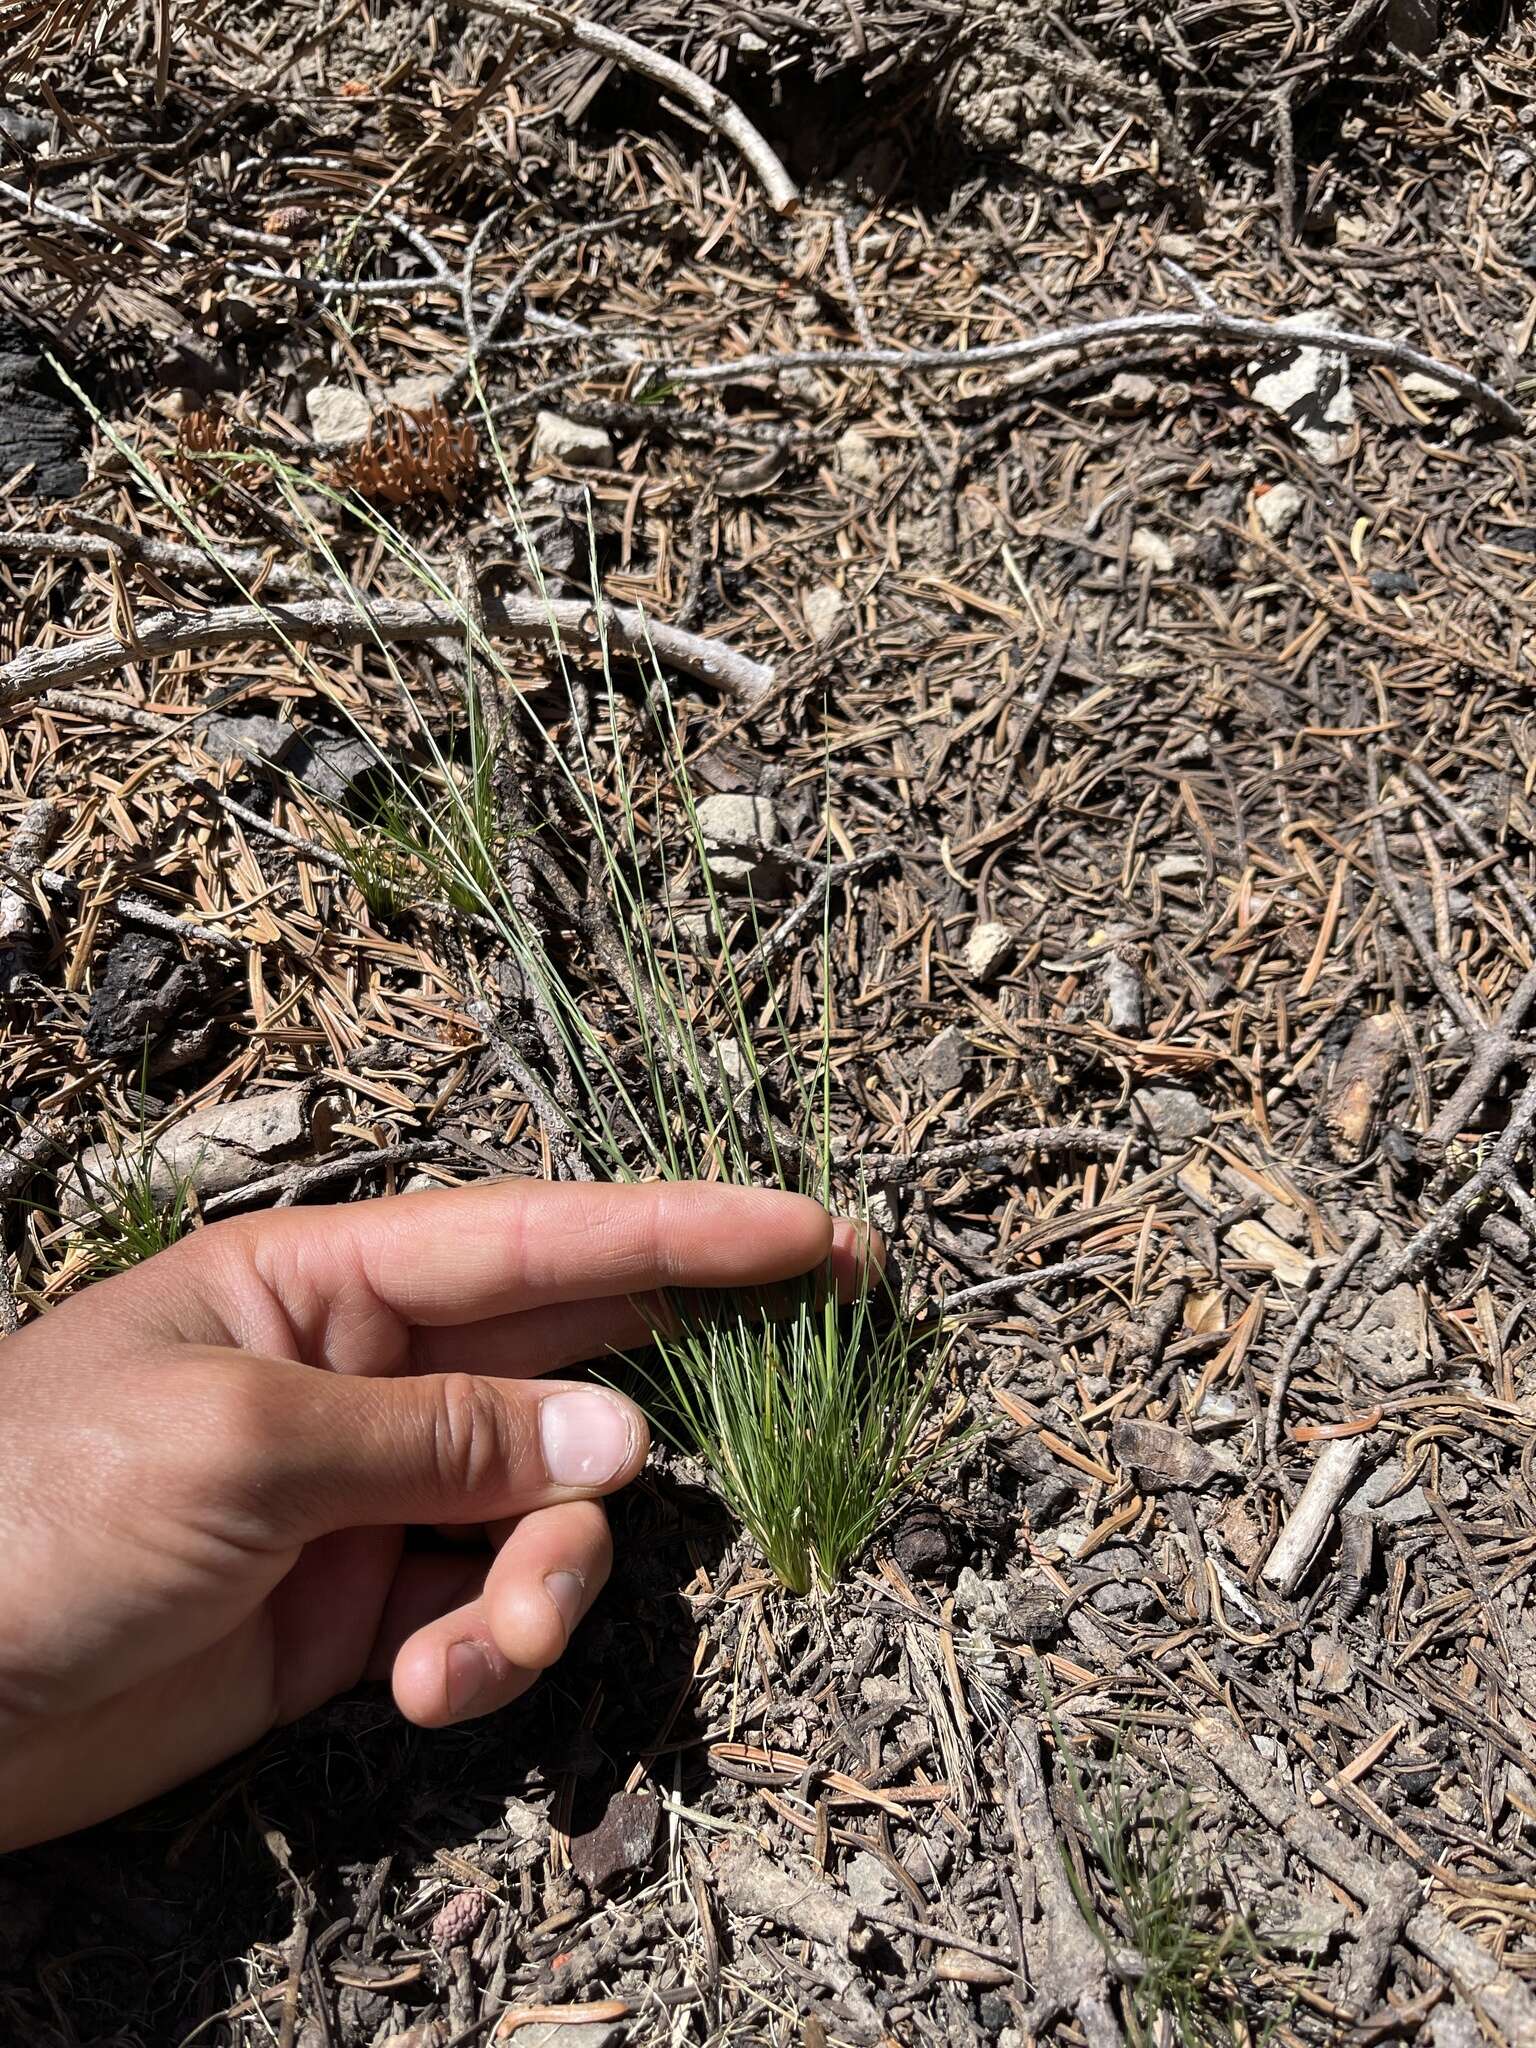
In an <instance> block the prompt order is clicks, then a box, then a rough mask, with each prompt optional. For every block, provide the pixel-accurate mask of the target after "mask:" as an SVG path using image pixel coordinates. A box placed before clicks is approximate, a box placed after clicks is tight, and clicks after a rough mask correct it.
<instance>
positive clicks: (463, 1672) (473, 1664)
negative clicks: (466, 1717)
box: [445, 1643, 491, 1718]
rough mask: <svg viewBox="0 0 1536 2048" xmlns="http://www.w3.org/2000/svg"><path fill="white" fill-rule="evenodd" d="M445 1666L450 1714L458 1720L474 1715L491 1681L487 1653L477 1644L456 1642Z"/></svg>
mask: <svg viewBox="0 0 1536 2048" xmlns="http://www.w3.org/2000/svg"><path fill="white" fill-rule="evenodd" d="M445 1663H446V1673H445V1683H446V1686H447V1692H448V1711H449V1713H450V1714H452V1715H453V1716H454V1717H455V1718H457V1717H458V1716H459V1715H460V1714H468V1713H471V1712H472V1711H473V1709H474V1704H475V1701H476V1700H477V1699H479V1698H480V1697H481V1695H482V1694H483V1693H484V1692H486V1691H487V1689H488V1688H489V1686H490V1682H491V1667H490V1664H489V1662H488V1660H487V1658H486V1654H485V1652H484V1650H482V1649H481V1647H480V1645H479V1644H478V1643H455V1644H454V1645H453V1646H452V1648H451V1649H450V1650H449V1652H448V1655H447V1658H446V1659H445Z"/></svg>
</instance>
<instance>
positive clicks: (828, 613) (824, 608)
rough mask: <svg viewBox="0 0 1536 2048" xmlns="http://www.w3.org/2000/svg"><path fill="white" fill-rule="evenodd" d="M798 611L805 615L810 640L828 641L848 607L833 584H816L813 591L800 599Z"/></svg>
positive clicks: (809, 591) (841, 594)
mask: <svg viewBox="0 0 1536 2048" xmlns="http://www.w3.org/2000/svg"><path fill="white" fill-rule="evenodd" d="M800 609H801V611H802V612H803V613H804V614H805V623H806V625H807V626H809V627H810V630H811V638H812V639H813V640H828V639H830V638H831V637H832V635H833V634H834V633H835V632H836V631H837V628H838V625H839V623H840V621H841V619H842V617H843V614H844V612H845V611H846V610H847V609H848V607H847V604H846V602H845V601H844V598H843V593H842V592H841V591H840V590H839V589H838V588H837V585H836V584H835V583H818V584H817V586H816V588H815V589H814V590H808V591H807V592H806V593H805V595H804V597H802V598H801V600H800Z"/></svg>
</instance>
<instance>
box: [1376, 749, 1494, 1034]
mask: <svg viewBox="0 0 1536 2048" xmlns="http://www.w3.org/2000/svg"><path fill="white" fill-rule="evenodd" d="M1368 768H1369V774H1370V791H1371V804H1372V807H1373V809H1376V811H1377V815H1376V816H1374V817H1373V818H1372V819H1371V826H1370V839H1371V861H1372V865H1373V866H1374V867H1375V869H1376V879H1377V881H1378V883H1379V884H1380V886H1381V893H1382V895H1383V896H1385V897H1386V899H1387V901H1388V902H1389V903H1390V904H1391V906H1392V910H1393V914H1394V916H1395V917H1396V918H1397V921H1398V923H1399V924H1400V925H1401V926H1402V928H1403V930H1404V931H1405V932H1406V933H1407V934H1408V938H1409V941H1410V943H1411V944H1412V946H1413V950H1414V951H1415V953H1417V954H1418V956H1419V959H1420V960H1421V961H1422V963H1423V966H1424V972H1425V973H1426V974H1427V975H1428V976H1429V978H1430V980H1431V981H1432V982H1433V983H1434V985H1435V987H1436V989H1437V990H1438V991H1439V995H1440V1000H1441V1001H1442V1002H1443V1003H1444V1004H1445V1007H1446V1008H1447V1009H1448V1010H1449V1011H1450V1013H1451V1015H1452V1016H1453V1017H1454V1018H1455V1019H1456V1021H1457V1023H1458V1024H1460V1025H1461V1027H1462V1029H1463V1030H1464V1031H1466V1032H1468V1033H1469V1034H1470V1035H1471V1036H1472V1037H1473V1038H1478V1037H1481V1035H1482V1033H1483V1032H1484V1030H1485V1029H1486V1028H1487V1027H1486V1026H1485V1025H1484V1023H1483V1020H1482V1018H1481V1017H1479V1016H1478V1014H1477V1012H1476V1010H1474V1009H1473V1007H1472V1005H1471V1004H1470V1003H1469V1002H1468V1001H1467V998H1466V996H1465V995H1464V994H1463V993H1462V991H1461V989H1460V988H1459V987H1458V986H1457V983H1456V978H1455V976H1454V975H1453V974H1452V973H1451V970H1450V969H1449V968H1448V967H1447V966H1446V964H1445V962H1444V960H1442V959H1441V957H1440V955H1439V954H1438V953H1437V952H1436V950H1435V947H1434V943H1433V941H1432V940H1431V939H1430V936H1429V934H1428V932H1426V931H1425V929H1424V927H1423V926H1422V925H1421V924H1420V923H1419V920H1418V918H1417V917H1416V916H1415V915H1414V911H1413V905H1412V904H1411V903H1410V902H1409V901H1408V892H1407V891H1406V890H1405V889H1404V887H1403V885H1402V883H1401V882H1400V881H1399V880H1398V879H1397V876H1396V875H1395V874H1394V873H1393V872H1392V862H1391V860H1390V859H1389V858H1388V855H1387V831H1386V826H1385V825H1384V824H1383V823H1382V820H1381V816H1380V811H1379V805H1380V801H1381V789H1380V776H1381V771H1380V767H1379V765H1378V763H1377V760H1376V756H1375V755H1374V754H1372V756H1371V757H1370V761H1369V763H1368Z"/></svg>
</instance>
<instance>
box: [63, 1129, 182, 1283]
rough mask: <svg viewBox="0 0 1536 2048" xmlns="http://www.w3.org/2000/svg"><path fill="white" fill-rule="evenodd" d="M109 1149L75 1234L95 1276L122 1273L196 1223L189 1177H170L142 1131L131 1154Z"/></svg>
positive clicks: (171, 1242)
mask: <svg viewBox="0 0 1536 2048" xmlns="http://www.w3.org/2000/svg"><path fill="white" fill-rule="evenodd" d="M108 1143H109V1144H110V1145H112V1148H113V1151H112V1166H111V1169H110V1171H109V1172H107V1173H106V1174H105V1175H103V1176H102V1187H103V1194H102V1198H101V1200H100V1201H99V1203H98V1204H97V1207H96V1209H95V1210H94V1211H93V1213H92V1214H91V1215H90V1216H89V1217H88V1218H87V1219H86V1221H85V1223H84V1225H83V1226H82V1228H81V1231H80V1245H81V1249H82V1250H83V1251H84V1253H85V1255H86V1257H87V1259H88V1260H89V1261H90V1268H91V1271H92V1272H93V1273H95V1274H99V1275H104V1274H108V1273H126V1272H127V1271H128V1269H129V1267H130V1266H137V1265H140V1264H142V1263H143V1261H144V1260H145V1259H152V1258H153V1257H154V1256H155V1254H156V1252H163V1251H165V1250H166V1249H167V1248H168V1247H169V1246H171V1245H173V1244H176V1243H177V1242H178V1241H179V1240H180V1239H181V1238H183V1237H185V1236H186V1235H187V1233H188V1231H190V1230H191V1229H192V1228H193V1227H194V1224H195V1222H196V1217H197V1201H196V1191H195V1187H194V1183H193V1180H192V1177H191V1176H190V1175H185V1174H177V1173H172V1174H170V1176H169V1178H170V1182H171V1187H170V1192H169V1194H167V1193H166V1191H165V1188H164V1182H165V1179H166V1177H167V1169H166V1166H165V1162H164V1161H163V1160H162V1159H160V1157H159V1156H158V1154H157V1153H156V1151H155V1148H154V1146H153V1144H151V1143H150V1142H149V1141H148V1140H147V1139H146V1138H145V1136H144V1134H143V1132H142V1131H141V1132H140V1134H139V1139H138V1143H137V1144H136V1145H135V1147H134V1148H133V1150H132V1151H127V1150H124V1149H122V1148H121V1145H120V1143H118V1142H116V1141H113V1140H111V1139H109V1140H108Z"/></svg>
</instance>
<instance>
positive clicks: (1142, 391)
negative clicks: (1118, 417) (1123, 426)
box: [1104, 370, 1157, 412]
mask: <svg viewBox="0 0 1536 2048" xmlns="http://www.w3.org/2000/svg"><path fill="white" fill-rule="evenodd" d="M1156 397H1157V381H1156V379H1155V378H1152V377H1143V376H1142V375H1141V374H1140V373H1139V372H1138V371H1136V370H1121V371H1120V373H1119V374H1118V376H1115V377H1112V378H1111V379H1110V384H1109V389H1108V390H1107V391H1106V392H1105V394H1104V402H1105V404H1106V405H1108V406H1111V407H1112V408H1113V409H1114V410H1115V411H1116V412H1139V411H1140V410H1141V408H1142V407H1143V406H1144V405H1151V404H1152V402H1153V400H1154V399H1155V398H1156Z"/></svg>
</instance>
